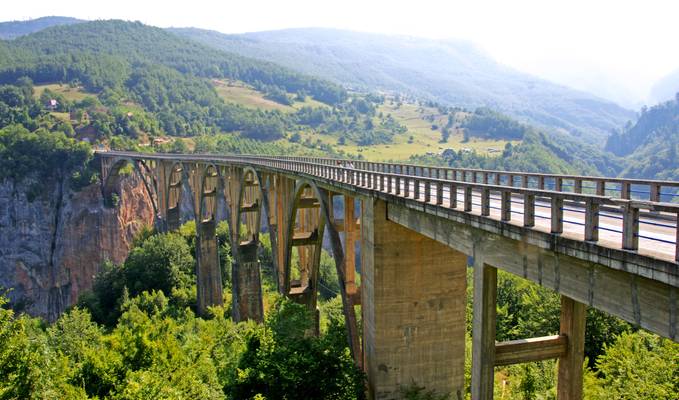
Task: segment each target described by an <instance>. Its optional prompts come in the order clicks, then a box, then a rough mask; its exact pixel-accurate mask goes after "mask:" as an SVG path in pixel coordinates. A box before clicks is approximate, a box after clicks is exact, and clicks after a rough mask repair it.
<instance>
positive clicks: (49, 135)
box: [0, 125, 93, 187]
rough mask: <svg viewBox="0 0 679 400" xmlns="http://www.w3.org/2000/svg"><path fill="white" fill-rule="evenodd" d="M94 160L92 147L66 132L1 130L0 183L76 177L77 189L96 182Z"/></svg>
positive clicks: (74, 180) (11, 127)
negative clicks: (91, 164)
mask: <svg viewBox="0 0 679 400" xmlns="http://www.w3.org/2000/svg"><path fill="white" fill-rule="evenodd" d="M91 156H92V154H91V151H90V147H89V145H87V144H86V143H82V142H78V141H75V140H73V139H71V138H68V137H66V135H65V134H63V133H62V132H49V131H48V130H46V129H44V128H39V129H37V130H35V131H33V132H30V131H29V130H28V129H26V128H24V127H23V126H20V125H10V126H8V127H6V128H3V129H0V179H2V178H12V179H15V180H19V181H20V180H23V179H25V178H29V177H34V178H39V179H47V178H62V177H69V176H72V177H73V183H74V187H78V186H79V184H82V183H85V184H89V183H90V182H91V181H92V180H93V172H92V171H91V170H89V169H88V168H87V167H88V163H89V161H90V159H91Z"/></svg>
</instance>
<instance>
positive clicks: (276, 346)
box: [232, 300, 363, 399]
mask: <svg viewBox="0 0 679 400" xmlns="http://www.w3.org/2000/svg"><path fill="white" fill-rule="evenodd" d="M313 325H314V322H313V318H312V317H311V315H309V314H308V312H307V310H306V309H305V308H304V306H302V305H299V304H295V303H292V302H290V301H288V300H280V301H278V302H277V303H276V304H275V305H274V311H273V312H272V313H271V314H270V315H269V317H268V318H267V321H266V323H265V326H264V327H263V328H262V329H260V330H258V331H255V332H253V334H251V335H250V336H249V337H248V339H247V349H246V351H245V353H244V354H243V356H242V358H241V361H240V363H239V365H238V370H237V380H236V382H235V384H234V386H233V391H232V395H233V396H234V397H235V398H242V399H249V398H253V397H255V396H256V395H262V396H264V397H265V398H267V399H289V398H310V399H311V398H313V399H320V398H324V399H355V398H362V393H363V378H362V374H361V373H360V372H359V371H358V369H357V368H356V367H355V366H354V364H353V360H352V359H351V357H350V355H349V352H348V349H346V347H344V346H336V343H334V341H332V340H327V338H326V337H321V338H315V337H313V336H309V335H308V334H307V332H308V331H309V330H310V329H313Z"/></svg>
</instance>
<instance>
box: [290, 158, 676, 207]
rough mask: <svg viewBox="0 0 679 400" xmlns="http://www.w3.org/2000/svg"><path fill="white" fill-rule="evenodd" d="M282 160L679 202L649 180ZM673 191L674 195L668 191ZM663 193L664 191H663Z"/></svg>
mask: <svg viewBox="0 0 679 400" xmlns="http://www.w3.org/2000/svg"><path fill="white" fill-rule="evenodd" d="M282 158H284V159H287V160H292V161H303V162H312V163H318V164H323V165H333V164H336V163H337V162H338V161H339V162H343V163H348V162H351V163H352V164H353V165H354V166H355V168H356V169H361V170H367V171H375V172H391V173H398V174H402V175H414V176H423V177H425V176H426V177H430V178H441V179H450V180H458V181H465V182H475V183H484V184H488V183H490V184H495V185H500V184H502V185H507V186H519V187H524V188H535V189H547V190H553V191H557V192H573V193H588V192H589V193H591V194H597V195H599V196H606V195H608V196H609V197H617V198H621V199H627V200H629V199H633V198H634V197H635V196H636V197H637V198H636V200H648V201H653V202H660V201H661V200H662V199H663V198H664V199H666V200H670V201H668V202H671V199H673V198H679V193H677V191H679V182H676V181H665V180H649V179H628V178H610V177H603V176H580V175H563V174H543V173H536V172H517V171H493V170H485V169H469V168H451V167H438V166H422V165H414V164H407V163H384V162H372V161H354V160H351V161H349V160H341V159H333V158H321V157H292V156H283V157H282ZM672 189H674V191H671V190H672ZM663 190H664V191H663Z"/></svg>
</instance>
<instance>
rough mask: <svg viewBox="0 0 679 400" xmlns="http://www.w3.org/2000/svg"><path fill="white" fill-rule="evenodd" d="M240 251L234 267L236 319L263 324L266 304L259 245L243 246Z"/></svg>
mask: <svg viewBox="0 0 679 400" xmlns="http://www.w3.org/2000/svg"><path fill="white" fill-rule="evenodd" d="M238 251H239V253H240V256H239V257H238V261H236V262H234V264H233V267H232V283H233V295H234V299H233V305H234V308H233V313H234V319H235V320H236V321H244V320H247V319H251V320H254V321H257V322H261V321H263V320H264V304H263V302H262V282H261V274H260V271H259V267H260V266H259V260H258V259H257V243H248V244H244V245H241V246H239V249H238Z"/></svg>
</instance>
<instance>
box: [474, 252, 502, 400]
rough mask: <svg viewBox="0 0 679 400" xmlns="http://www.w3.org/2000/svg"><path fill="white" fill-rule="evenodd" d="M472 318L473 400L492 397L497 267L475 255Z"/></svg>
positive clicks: (484, 399)
mask: <svg viewBox="0 0 679 400" xmlns="http://www.w3.org/2000/svg"><path fill="white" fill-rule="evenodd" d="M473 312H474V315H473V320H472V386H471V392H472V393H471V394H472V399H474V400H491V399H492V398H493V379H494V374H493V372H494V367H495V323H496V314H497V269H496V268H494V267H491V266H490V265H486V264H484V263H483V260H482V259H481V258H480V255H476V254H475V257H474V308H473Z"/></svg>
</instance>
